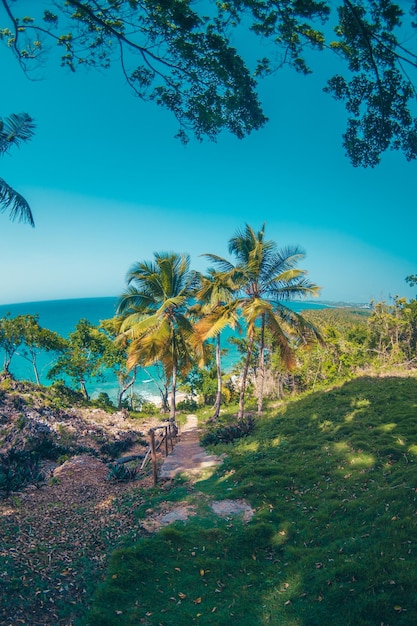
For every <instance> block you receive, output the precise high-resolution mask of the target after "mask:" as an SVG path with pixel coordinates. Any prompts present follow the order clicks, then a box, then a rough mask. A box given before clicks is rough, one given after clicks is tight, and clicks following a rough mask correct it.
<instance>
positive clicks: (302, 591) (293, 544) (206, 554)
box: [82, 377, 417, 626]
mask: <svg viewBox="0 0 417 626" xmlns="http://www.w3.org/2000/svg"><path fill="white" fill-rule="evenodd" d="M212 450H213V451H215V452H216V453H221V452H226V453H227V455H228V456H227V459H226V460H225V462H224V464H223V465H222V466H221V468H220V469H219V470H218V471H217V472H216V473H215V474H214V475H213V476H212V477H210V478H209V479H207V480H203V481H200V482H197V483H196V484H195V485H194V487H193V488H191V487H190V486H187V484H186V483H184V482H181V481H179V482H177V483H175V485H174V488H173V489H172V490H171V491H170V492H166V491H165V492H162V491H161V492H158V491H157V490H156V491H155V492H154V493H153V496H152V497H153V498H154V500H153V501H152V498H151V500H149V501H148V502H147V503H146V506H152V505H154V506H156V505H157V502H158V499H165V500H166V499H168V498H169V499H171V501H175V500H176V499H177V500H178V501H180V500H181V501H184V499H187V498H188V499H189V500H190V501H192V502H193V504H194V505H195V506H196V507H197V511H198V514H197V515H196V516H194V517H192V518H190V519H189V520H188V521H187V522H186V523H184V522H177V523H175V524H173V525H171V526H169V527H166V528H165V529H163V530H161V531H160V532H158V533H157V534H155V535H154V536H150V537H148V538H144V539H141V540H139V541H138V542H137V543H135V544H134V545H131V546H127V547H124V548H122V549H119V550H117V551H116V552H114V553H113V555H112V558H111V560H110V565H109V568H108V571H107V574H106V578H105V580H104V582H103V583H102V584H101V585H100V586H99V587H98V589H97V591H96V593H95V595H94V598H93V603H92V606H91V610H90V612H89V614H88V615H87V617H86V619H85V620H84V621H83V622H82V624H84V626H86V625H87V624H88V625H89V626H98V625H100V626H106V625H109V626H110V625H113V624H114V625H116V624H120V625H132V626H133V625H135V626H136V625H139V624H145V625H151V626H153V625H155V626H157V625H160V624H162V625H164V626H171V625H172V624H176V626H182V625H183V626H188V625H190V624H200V625H201V626H203V625H204V626H205V625H207V626H208V625H217V624H218V625H226V624H229V623H231V622H232V621H233V622H234V621H238V622H239V623H240V626H263V625H268V624H272V625H276V626H316V625H317V626H318V625H320V626H322V625H323V624H332V626H350V625H351V626H365V625H366V626H368V625H375V626H393V625H398V626H405V625H407V626H408V625H409V624H415V623H417V595H416V584H417V565H416V523H417V501H416V499H417V380H416V379H415V378H411V377H404V378H396V377H391V378H371V377H364V378H359V379H356V380H353V381H350V382H347V383H345V384H344V385H342V386H340V387H335V388H334V389H331V390H330V391H327V392H320V393H313V394H309V395H306V396H305V397H303V398H301V399H297V400H293V401H290V402H288V403H286V404H285V405H283V406H282V407H281V408H279V409H274V410H273V411H271V412H267V413H266V414H265V416H264V417H263V418H262V419H259V420H258V421H257V426H256V428H255V431H254V432H253V434H252V435H250V436H248V437H246V438H244V439H240V440H238V441H236V442H235V443H234V444H228V445H218V446H214V447H213V448H212ZM224 498H232V499H238V498H244V499H245V500H246V501H247V502H249V503H250V504H251V505H252V507H253V508H254V509H255V515H254V517H253V519H252V521H251V522H250V523H248V524H243V523H242V521H241V520H240V519H239V518H236V517H229V518H226V519H222V518H219V517H217V516H216V515H214V513H213V512H212V510H211V508H210V506H209V504H210V501H211V500H214V499H224ZM143 515H145V511H144V510H140V509H139V510H138V522H139V521H140V518H141V516H143Z"/></svg>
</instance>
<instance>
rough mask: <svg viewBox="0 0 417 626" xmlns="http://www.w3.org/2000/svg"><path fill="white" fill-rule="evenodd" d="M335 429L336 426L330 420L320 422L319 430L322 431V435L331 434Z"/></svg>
mask: <svg viewBox="0 0 417 626" xmlns="http://www.w3.org/2000/svg"><path fill="white" fill-rule="evenodd" d="M333 428H334V424H333V422H331V421H330V420H324V422H320V424H319V429H320V430H321V432H322V433H325V432H329V431H330V430H332V429H333Z"/></svg>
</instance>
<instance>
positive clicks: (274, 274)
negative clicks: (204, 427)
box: [204, 224, 321, 419]
mask: <svg viewBox="0 0 417 626" xmlns="http://www.w3.org/2000/svg"><path fill="white" fill-rule="evenodd" d="M264 234H265V224H264V225H263V226H262V229H261V230H260V231H259V232H258V233H256V232H255V231H254V230H253V229H252V228H251V226H249V225H248V224H246V226H245V229H244V230H243V231H241V230H238V231H237V232H236V234H235V235H234V236H233V237H232V238H231V239H230V240H229V253H230V254H233V255H234V257H235V258H236V264H235V265H233V264H232V263H231V262H230V261H227V260H226V259H224V258H222V257H219V256H217V255H213V254H206V255H204V256H206V257H207V258H209V259H210V260H211V261H212V262H213V263H214V264H215V265H216V266H217V267H218V268H219V269H220V271H221V272H223V274H224V276H225V277H226V278H228V279H229V280H232V281H233V283H234V284H235V285H236V286H237V287H238V288H239V289H238V291H237V293H236V301H237V304H238V306H239V309H240V311H241V314H242V317H243V319H244V321H245V324H246V334H247V339H248V348H247V353H246V359H245V364H244V368H243V373H242V378H241V388H240V398H239V412H238V418H239V419H242V418H243V415H244V403H245V390H246V382H247V376H248V369H249V363H250V358H251V354H252V350H253V344H254V340H255V330H256V329H259V332H260V345H259V367H258V414H261V413H262V408H263V385H264V376H265V337H264V333H265V329H266V328H268V329H269V331H270V333H271V335H272V338H273V342H274V345H275V346H276V347H277V348H278V350H279V352H280V356H281V359H282V361H283V363H284V365H285V366H286V367H287V368H288V369H291V368H292V367H293V365H294V348H295V345H296V344H297V343H299V342H302V343H304V344H306V343H309V342H310V341H311V340H313V339H318V340H321V338H320V335H319V333H318V331H317V329H316V328H315V327H314V326H313V324H311V323H309V322H308V321H307V320H305V319H304V318H303V317H302V316H301V315H299V314H298V313H296V312H295V311H293V310H291V309H290V308H289V307H287V306H286V305H285V304H284V303H285V302H288V301H291V300H294V299H299V298H306V297H308V296H316V295H318V292H319V289H320V288H319V287H318V286H317V285H315V284H313V283H311V282H310V281H309V280H307V279H306V278H305V275H306V271H305V270H300V269H296V267H295V266H296V265H297V263H298V262H299V261H300V260H301V259H303V258H304V256H305V254H304V252H303V251H302V249H301V248H299V247H298V246H290V247H287V248H284V249H282V250H277V246H276V244H275V242H274V241H266V240H265V239H264Z"/></svg>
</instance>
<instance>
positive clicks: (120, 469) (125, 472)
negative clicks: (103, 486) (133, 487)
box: [106, 463, 139, 482]
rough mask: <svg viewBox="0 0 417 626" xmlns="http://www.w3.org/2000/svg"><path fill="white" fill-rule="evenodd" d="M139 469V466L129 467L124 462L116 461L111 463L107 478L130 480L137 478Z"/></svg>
mask: <svg viewBox="0 0 417 626" xmlns="http://www.w3.org/2000/svg"><path fill="white" fill-rule="evenodd" d="M138 471H139V470H138V468H137V467H128V466H127V465H124V464H123V463H115V464H114V465H109V473H108V474H107V476H106V480H114V481H117V482H129V481H131V480H136V477H137V474H138Z"/></svg>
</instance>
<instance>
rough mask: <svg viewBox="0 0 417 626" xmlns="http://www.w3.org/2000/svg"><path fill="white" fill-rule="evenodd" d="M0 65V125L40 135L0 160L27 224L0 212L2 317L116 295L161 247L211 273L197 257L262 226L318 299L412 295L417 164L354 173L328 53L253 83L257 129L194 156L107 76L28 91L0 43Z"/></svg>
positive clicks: (169, 125) (79, 75)
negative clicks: (15, 119) (263, 118)
mask: <svg viewBox="0 0 417 626" xmlns="http://www.w3.org/2000/svg"><path fill="white" fill-rule="evenodd" d="M2 10H3V9H0V12H1V11H2ZM1 18H2V19H1V21H2V22H4V19H3V18H4V16H3V15H1ZM0 64H1V68H2V77H3V80H2V85H3V86H2V94H1V107H0V117H2V118H4V117H7V116H8V115H10V114H11V113H20V112H27V113H29V114H30V115H31V116H32V117H33V118H34V119H35V122H36V132H35V135H34V137H33V139H32V140H31V141H30V142H28V143H25V144H23V145H22V146H21V147H20V148H13V150H12V151H11V152H10V154H8V155H5V156H3V157H2V159H1V161H0V176H1V177H2V178H4V179H5V180H6V181H7V182H8V183H9V184H10V185H12V186H13V187H14V188H15V189H16V190H18V191H19V192H20V193H22V194H23V195H24V196H25V197H26V199H27V200H28V201H29V203H30V205H31V208H32V211H33V213H34V218H35V223H36V226H35V228H31V227H30V226H28V225H26V224H22V223H18V222H11V221H9V219H8V216H7V214H0V304H11V303H18V302H32V301H40V300H54V299H64V298H65V299H66V298H81V297H101V296H118V295H120V294H121V293H122V291H123V290H124V288H125V286H126V284H125V276H126V273H127V271H128V269H129V267H130V266H131V265H132V264H133V263H135V262H137V261H143V260H151V259H152V258H153V254H154V253H155V252H160V251H164V250H165V251H174V252H185V253H188V254H190V255H191V261H192V267H193V268H194V269H197V270H199V271H204V270H205V269H207V261H206V260H205V259H204V257H202V256H201V255H202V254H203V253H207V252H209V253H214V254H218V255H221V256H225V257H227V258H229V257H228V250H227V243H228V240H229V239H230V237H232V236H233V235H234V233H235V232H236V231H237V230H238V229H243V228H244V226H245V224H246V223H248V224H250V225H251V226H252V227H253V228H254V229H255V230H258V229H260V228H261V227H262V224H263V223H264V222H265V224H266V229H265V235H266V238H267V239H272V240H274V241H275V242H276V244H277V246H278V247H279V248H281V247H285V246H288V245H295V244H296V245H299V246H301V247H302V248H303V249H304V250H305V252H306V257H305V259H304V260H303V261H301V263H300V264H299V267H300V268H302V269H306V270H308V277H309V279H310V280H311V281H312V282H314V283H316V284H317V285H320V286H321V288H322V289H321V294H320V300H325V301H332V302H340V301H343V302H356V303H369V302H370V301H371V300H376V301H380V300H389V298H390V297H393V296H395V295H401V296H406V297H413V296H414V295H415V294H414V293H413V291H412V289H411V288H410V287H409V286H408V285H407V284H406V282H405V277H406V276H408V275H410V274H415V273H417V248H416V243H415V241H416V232H417V211H416V201H415V180H416V173H417V163H416V162H415V161H414V162H411V163H408V162H407V161H406V160H405V157H403V156H402V155H401V154H397V153H393V152H390V153H386V155H384V156H383V159H382V163H381V164H380V165H379V166H378V167H376V168H374V169H369V168H367V169H361V168H354V167H353V166H352V165H351V164H350V163H349V161H348V160H347V158H346V157H345V155H344V150H343V147H342V139H341V135H342V133H343V131H344V128H345V121H346V120H345V112H344V108H343V105H342V104H341V103H338V102H336V101H334V100H333V99H332V98H331V97H330V96H329V95H327V94H325V93H323V91H322V88H323V86H324V84H325V77H326V76H329V75H330V74H329V67H328V66H327V65H326V61H325V60H324V59H323V58H322V57H321V56H320V57H318V58H317V59H316V62H315V65H314V69H315V70H316V71H315V72H314V73H313V75H310V76H299V75H297V74H295V73H294V72H292V71H291V70H283V71H281V72H277V73H276V74H274V75H273V76H272V77H271V78H269V79H268V80H266V81H265V82H264V83H263V84H262V85H261V87H260V98H261V101H262V104H263V106H264V110H265V112H266V115H267V116H268V117H269V120H270V121H269V123H268V124H267V125H266V126H265V127H264V128H263V129H261V130H260V131H256V132H254V133H253V134H251V135H250V136H249V137H248V138H246V139H244V140H238V139H236V138H235V137H233V136H231V135H228V134H226V133H223V134H222V135H221V136H220V137H219V139H218V141H217V142H216V143H213V142H210V141H208V140H206V141H204V142H202V143H200V142H198V141H196V140H192V141H191V142H190V143H189V144H188V145H187V146H184V145H182V144H181V143H180V142H179V141H178V140H177V139H175V138H174V135H175V133H176V132H177V130H178V127H177V123H176V121H175V120H174V119H173V118H172V117H171V115H170V114H169V113H168V112H165V111H163V110H162V109H160V108H158V107H157V106H156V105H154V104H152V103H146V102H142V101H141V100H139V99H138V98H137V97H136V96H135V95H134V94H133V93H132V92H131V91H130V90H129V87H128V86H127V85H126V83H125V81H124V79H123V77H122V76H121V74H120V73H119V72H118V71H117V69H116V68H114V69H112V70H110V71H107V72H106V71H104V70H103V71H102V72H95V71H82V70H79V71H77V72H76V73H75V74H71V73H69V72H68V71H66V70H64V69H61V68H59V67H57V66H56V64H54V63H53V62H52V61H46V62H45V65H44V66H43V67H41V68H40V69H39V71H38V72H37V80H35V81H33V80H32V81H31V80H28V78H27V77H26V76H25V75H24V74H23V73H22V70H21V69H20V68H19V66H18V64H17V62H16V60H15V59H14V57H13V56H12V54H11V52H10V50H8V49H7V48H6V47H5V46H4V45H1V43H0Z"/></svg>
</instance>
